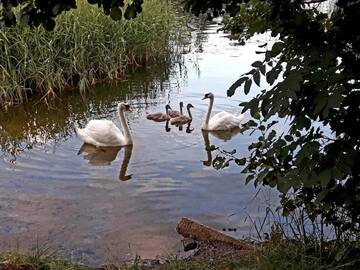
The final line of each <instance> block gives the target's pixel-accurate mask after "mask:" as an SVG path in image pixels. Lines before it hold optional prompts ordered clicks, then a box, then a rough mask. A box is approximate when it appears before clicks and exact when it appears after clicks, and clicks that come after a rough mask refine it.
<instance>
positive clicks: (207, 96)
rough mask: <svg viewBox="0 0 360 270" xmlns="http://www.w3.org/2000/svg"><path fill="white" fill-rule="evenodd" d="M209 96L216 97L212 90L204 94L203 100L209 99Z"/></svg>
mask: <svg viewBox="0 0 360 270" xmlns="http://www.w3.org/2000/svg"><path fill="white" fill-rule="evenodd" d="M207 98H214V94H213V93H211V92H209V93H207V94H205V95H204V97H203V98H202V100H204V99H207Z"/></svg>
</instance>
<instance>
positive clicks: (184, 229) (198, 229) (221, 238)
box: [176, 217, 253, 250]
mask: <svg viewBox="0 0 360 270" xmlns="http://www.w3.org/2000/svg"><path fill="white" fill-rule="evenodd" d="M176 231H177V232H178V233H179V234H181V235H182V236H184V237H186V238H191V239H194V240H197V241H209V242H211V241H216V242H223V243H227V244H231V245H234V246H236V247H237V248H239V249H247V250H249V249H253V246H252V245H251V244H250V243H248V242H246V241H244V240H240V239H237V238H234V237H231V236H229V235H226V234H223V233H221V232H219V231H216V230H214V229H212V228H210V227H208V226H206V225H203V224H200V223H197V222H195V221H193V220H191V219H189V218H186V217H183V218H181V220H180V221H179V223H178V225H177V226H176Z"/></svg>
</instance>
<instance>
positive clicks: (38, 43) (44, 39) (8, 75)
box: [0, 0, 180, 104]
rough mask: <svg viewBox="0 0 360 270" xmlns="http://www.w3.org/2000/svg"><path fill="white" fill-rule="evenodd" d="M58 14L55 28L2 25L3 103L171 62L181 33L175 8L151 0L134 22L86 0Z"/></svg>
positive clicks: (0, 100)
mask: <svg viewBox="0 0 360 270" xmlns="http://www.w3.org/2000/svg"><path fill="white" fill-rule="evenodd" d="M77 6H78V8H77V9H76V10H72V11H68V12H66V13H63V14H61V15H59V16H58V18H57V23H56V27H55V29H54V30H53V31H46V30H45V29H44V28H43V27H35V28H30V27H28V26H23V25H16V26H14V27H9V28H6V27H5V28H0V103H1V104H4V103H7V104H9V103H10V104H13V103H15V102H22V101H23V100H24V99H26V98H27V97H29V96H30V95H34V94H41V95H44V96H46V97H49V96H52V95H55V94H57V93H59V92H61V91H64V90H67V89H72V88H78V89H80V91H82V92H83V91H84V90H85V89H87V88H88V87H89V86H90V85H93V84H95V83H97V82H99V81H102V80H116V79H121V78H123V76H124V73H125V71H126V70H127V69H128V68H129V66H133V65H139V64H144V63H146V62H148V61H168V60H169V59H170V58H171V57H173V56H174V55H176V52H179V51H177V49H178V48H177V47H176V44H177V43H176V42H175V40H177V38H178V37H179V35H178V33H180V32H176V31H175V30H176V29H179V28H178V27H174V26H175V23H176V22H178V21H177V20H175V8H174V6H173V5H172V4H171V3H170V2H169V1H155V0H148V1H145V2H144V4H143V12H142V13H141V15H139V16H138V17H137V18H136V19H134V20H119V21H115V20H113V19H111V18H110V17H109V16H106V15H104V13H103V12H102V11H101V10H100V9H99V8H97V7H95V6H91V5H89V4H87V3H86V2H85V1H83V0H79V1H78V2H77Z"/></svg>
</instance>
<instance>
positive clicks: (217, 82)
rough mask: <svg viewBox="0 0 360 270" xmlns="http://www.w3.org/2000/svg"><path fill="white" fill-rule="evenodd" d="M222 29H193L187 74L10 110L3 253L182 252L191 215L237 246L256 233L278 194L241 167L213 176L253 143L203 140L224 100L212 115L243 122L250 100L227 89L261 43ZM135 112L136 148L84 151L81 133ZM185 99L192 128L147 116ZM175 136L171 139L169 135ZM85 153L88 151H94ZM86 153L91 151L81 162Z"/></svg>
mask: <svg viewBox="0 0 360 270" xmlns="http://www.w3.org/2000/svg"><path fill="white" fill-rule="evenodd" d="M217 29H218V26H217V25H216V24H208V25H206V26H205V27H204V29H202V30H201V31H197V32H196V31H195V32H194V37H195V36H196V38H197V39H198V42H196V43H195V45H192V49H191V50H190V51H191V52H189V53H188V54H186V55H185V56H184V63H183V64H182V65H173V66H171V67H154V66H148V67H144V68H142V69H140V70H138V71H136V72H135V73H134V74H132V75H129V76H128V77H127V79H126V81H124V82H121V83H118V84H117V85H112V86H100V87H96V88H94V89H92V90H91V91H90V92H89V93H88V94H87V97H81V96H80V95H79V94H76V93H72V94H67V95H65V96H64V97H62V98H61V99H59V98H56V99H55V100H54V101H51V102H49V103H48V104H47V105H45V104H44V102H43V101H37V102H36V101H31V102H28V103H26V104H23V105H19V106H16V107H14V108H10V109H8V111H6V112H5V111H1V112H0V145H1V152H0V155H1V157H2V158H1V159H0V250H2V251H4V250H9V249H20V250H34V249H36V248H44V247H50V248H51V250H56V251H57V252H58V253H59V254H63V255H64V256H66V257H67V258H70V259H73V260H76V261H82V262H85V263H89V264H93V265H98V264H101V263H105V262H109V261H112V262H114V261H116V260H124V259H129V258H132V257H134V255H135V254H138V255H140V256H141V257H143V258H151V257H155V256H156V255H165V254H169V253H177V252H179V250H181V244H180V241H179V240H180V239H181V237H180V236H178V235H177V233H176V231H175V226H176V224H177V222H178V221H179V219H180V218H181V217H182V216H186V217H189V218H193V219H195V220H197V221H199V222H201V223H204V224H207V225H210V226H213V227H214V228H217V229H219V230H222V229H223V228H236V229H237V230H236V232H232V234H233V235H235V236H237V237H247V236H251V235H254V229H253V226H252V221H251V220H256V219H260V220H261V219H262V218H263V217H264V213H265V209H266V207H268V206H274V205H276V202H277V195H276V194H275V193H274V192H273V191H270V190H269V189H267V188H264V187H261V188H258V189H256V188H255V187H254V185H253V184H249V185H245V183H244V178H245V176H244V175H241V174H240V173H239V171H240V170H241V168H240V167H238V166H236V165H232V166H230V167H228V168H226V169H223V170H215V169H214V168H213V167H212V166H208V165H209V163H210V161H211V160H212V159H213V158H214V157H215V156H216V154H218V152H216V151H215V152H212V153H210V152H208V151H206V146H209V145H212V144H214V145H216V146H218V147H220V148H221V149H223V150H228V151H231V150H233V149H236V151H237V155H238V156H239V157H242V156H245V155H247V153H248V150H247V145H248V144H249V142H250V141H251V138H250V137H249V136H248V135H241V134H238V135H236V136H234V137H233V138H231V139H227V140H225V141H224V140H222V139H221V138H217V137H216V136H214V135H213V134H206V133H204V134H203V133H202V132H201V129H200V127H201V121H202V118H203V115H204V114H205V112H206V110H207V106H208V100H205V101H202V100H201V98H202V97H203V95H204V93H206V92H209V91H212V92H213V93H214V94H215V103H214V109H213V113H216V112H218V111H221V110H226V111H229V112H232V113H235V114H236V113H239V112H240V110H241V108H240V107H239V106H238V104H239V103H240V102H241V101H243V100H246V99H248V98H249V97H247V96H244V95H243V94H242V93H241V91H238V92H237V93H236V94H235V95H234V97H233V98H227V97H226V89H227V88H228V87H229V85H231V83H232V82H233V81H235V80H236V79H237V78H238V77H239V75H241V74H242V73H243V72H246V71H248V70H249V68H250V64H251V63H252V62H254V61H255V60H257V59H259V58H260V56H259V55H258V54H255V51H256V50H257V49H258V47H257V45H258V44H261V41H257V40H253V41H252V42H249V43H248V44H247V45H246V46H242V47H239V46H233V45H231V42H230V41H229V40H228V39H227V38H226V37H225V36H224V34H222V33H221V32H220V33H219V32H217ZM124 100H126V101H127V102H128V103H130V104H131V105H132V107H133V112H132V113H127V114H126V117H127V119H128V122H129V126H130V129H131V132H132V136H133V140H134V146H133V147H132V148H122V149H120V150H119V151H117V150H118V149H112V150H106V151H105V150H98V149H95V148H91V147H90V148H89V147H88V148H85V149H84V148H82V149H81V151H79V150H80V148H81V147H82V141H81V140H80V139H79V138H78V137H77V136H76V135H75V133H74V125H78V126H84V125H85V124H86V122H87V121H89V120H90V119H101V118H107V119H111V120H113V121H114V122H115V123H116V124H117V125H119V120H118V118H117V113H116V105H117V103H118V102H119V101H124ZM179 101H183V102H184V103H185V104H186V103H192V104H193V105H194V107H195V108H194V109H193V117H194V120H193V122H192V125H191V127H189V128H187V127H183V129H182V130H179V129H178V128H177V127H174V126H169V127H167V128H166V127H165V123H155V122H152V121H149V120H147V119H146V118H145V116H146V114H148V113H152V112H157V111H163V110H164V107H165V105H166V104H168V103H170V105H171V106H172V107H173V108H178V103H179ZM169 128H170V130H169ZM84 151H85V152H84ZM79 152H82V153H79Z"/></svg>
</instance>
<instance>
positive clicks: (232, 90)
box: [227, 77, 249, 97]
mask: <svg viewBox="0 0 360 270" xmlns="http://www.w3.org/2000/svg"><path fill="white" fill-rule="evenodd" d="M248 79H249V78H248V77H241V78H240V79H238V80H237V81H236V82H234V83H233V84H232V85H231V86H230V87H229V89H228V90H227V96H228V97H231V96H232V95H234V93H235V90H236V89H237V88H238V87H240V86H241V85H242V84H243V83H244V82H245V81H247V80H248Z"/></svg>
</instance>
